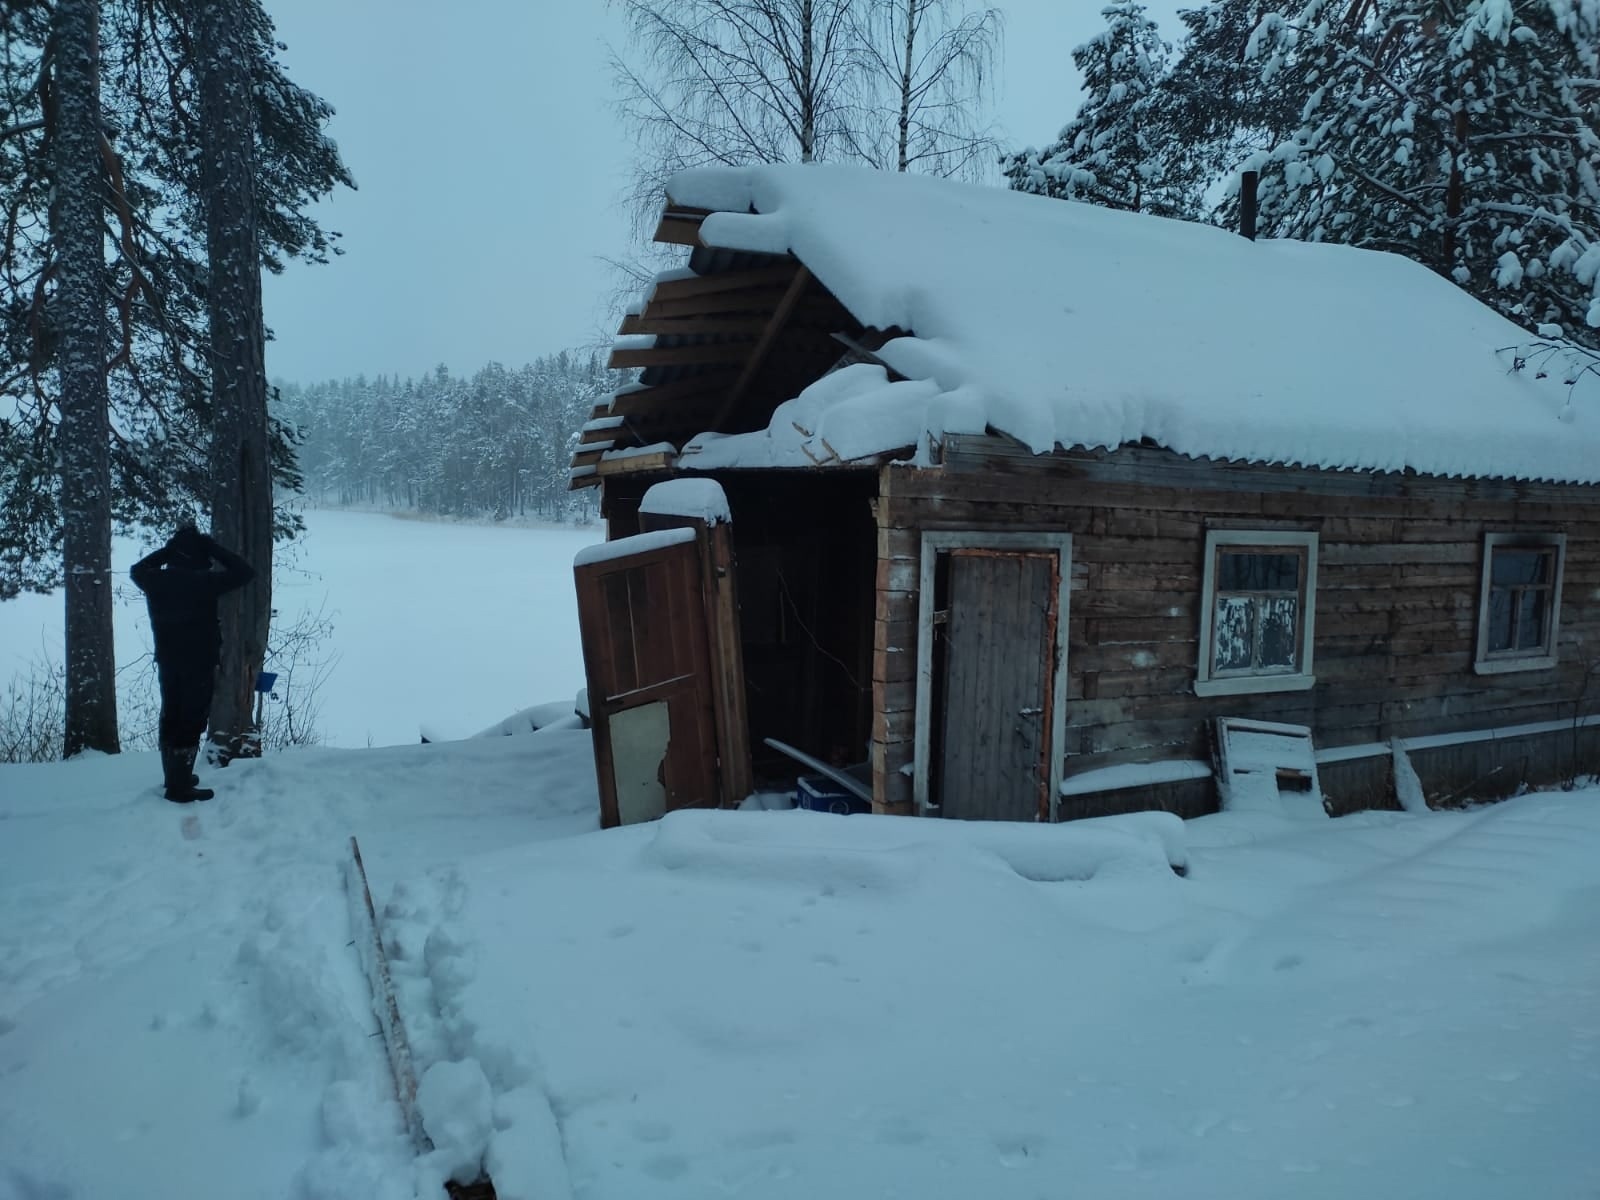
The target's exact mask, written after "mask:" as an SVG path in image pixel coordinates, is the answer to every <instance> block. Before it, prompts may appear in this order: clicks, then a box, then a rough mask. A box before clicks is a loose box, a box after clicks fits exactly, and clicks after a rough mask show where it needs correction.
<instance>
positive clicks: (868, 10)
mask: <svg viewBox="0 0 1600 1200" xmlns="http://www.w3.org/2000/svg"><path fill="white" fill-rule="evenodd" d="M1002 28H1003V18H1002V17H1001V15H1000V11H999V10H998V9H994V8H986V9H981V10H978V11H974V12H969V11H966V10H964V9H960V8H957V7H956V6H955V5H954V4H953V3H952V2H951V0H867V2H866V3H863V4H860V5H858V6H857V16H856V26H855V36H856V42H857V44H858V45H859V46H860V47H861V52H862V54H863V55H864V57H865V58H866V61H867V64H868V76H869V80H870V81H872V82H873V83H874V84H875V86H874V87H873V88H872V91H873V94H874V95H875V96H877V97H879V99H878V100H877V102H876V103H877V104H878V106H879V111H878V114H876V118H875V119H872V120H868V121H864V122H862V125H863V128H862V130H861V134H860V142H859V146H858V148H859V150H860V152H861V154H862V157H864V158H865V159H866V160H867V161H868V162H870V163H872V165H873V166H875V167H878V168H880V169H883V170H894V171H919V172H923V173H925V174H929V175H959V176H968V177H970V176H974V175H976V174H978V173H980V171H981V170H987V169H988V166H989V164H990V163H991V162H992V161H993V160H994V157H995V153H996V151H997V150H998V142H997V141H996V139H995V136H994V133H993V130H992V129H991V128H990V127H989V126H988V125H987V124H985V123H984V121H983V112H984V107H985V105H986V103H987V101H988V100H989V99H990V98H991V94H992V90H993V82H994V66H995V57H996V55H997V54H998V52H999V45H1000V35H1001V30H1002Z"/></svg>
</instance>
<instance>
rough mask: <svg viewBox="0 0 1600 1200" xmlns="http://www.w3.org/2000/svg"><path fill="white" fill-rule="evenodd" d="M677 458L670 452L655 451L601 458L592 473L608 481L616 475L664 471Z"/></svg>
mask: <svg viewBox="0 0 1600 1200" xmlns="http://www.w3.org/2000/svg"><path fill="white" fill-rule="evenodd" d="M677 457H678V456H677V455H676V454H674V453H672V452H671V451H668V450H657V451H655V452H654V453H653V454H630V455H628V456H627V457H626V458H602V459H601V460H600V461H599V462H598V463H597V464H596V465H595V469H594V473H595V474H596V475H599V476H600V477H601V478H603V479H610V478H612V477H614V476H617V475H639V474H642V473H644V472H647V471H665V470H666V469H667V468H668V467H670V466H672V463H673V460H674V459H676V458H677Z"/></svg>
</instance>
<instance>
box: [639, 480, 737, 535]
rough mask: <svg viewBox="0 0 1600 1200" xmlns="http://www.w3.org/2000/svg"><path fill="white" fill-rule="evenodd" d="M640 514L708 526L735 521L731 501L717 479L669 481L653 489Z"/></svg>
mask: <svg viewBox="0 0 1600 1200" xmlns="http://www.w3.org/2000/svg"><path fill="white" fill-rule="evenodd" d="M639 511H640V512H642V513H653V514H656V515H658V516H677V517H695V518H698V519H699V520H702V521H704V522H705V523H706V524H707V525H716V524H717V523H719V522H725V521H731V520H733V516H732V514H731V513H730V512H729V511H728V497H727V496H726V495H725V494H724V493H723V490H722V485H721V484H720V483H718V482H717V481H716V480H715V479H668V480H665V481H664V482H662V483H658V484H655V485H653V486H652V487H651V488H650V490H649V491H647V492H646V493H645V494H644V499H643V500H641V501H640V502H639Z"/></svg>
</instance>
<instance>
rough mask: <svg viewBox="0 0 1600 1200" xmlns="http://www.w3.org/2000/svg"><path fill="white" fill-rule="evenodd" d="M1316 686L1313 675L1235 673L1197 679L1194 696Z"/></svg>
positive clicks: (1276, 690) (1290, 689) (1299, 689)
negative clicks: (1221, 677)
mask: <svg viewBox="0 0 1600 1200" xmlns="http://www.w3.org/2000/svg"><path fill="white" fill-rule="evenodd" d="M1316 686H1317V677H1316V676H1315V675H1236V676H1233V677H1230V678H1228V679H1197V680H1195V683H1194V694H1195V695H1196V696H1245V695H1250V694H1253V693H1255V692H1307V691H1310V690H1311V689H1312V688H1314V687H1316Z"/></svg>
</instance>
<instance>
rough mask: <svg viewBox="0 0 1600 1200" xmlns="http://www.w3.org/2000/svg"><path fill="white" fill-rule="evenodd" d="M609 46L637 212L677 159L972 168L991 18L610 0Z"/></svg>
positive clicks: (984, 136)
mask: <svg viewBox="0 0 1600 1200" xmlns="http://www.w3.org/2000/svg"><path fill="white" fill-rule="evenodd" d="M613 2H614V3H616V4H618V5H619V6H620V8H621V10H622V13H623V15H624V17H625V18H626V22H627V26H628V31H629V35H630V53H628V54H627V55H623V54H616V55H613V60H612V65H613V69H614V72H615V74H616V78H617V83H618V88H619V92H620V96H621V99H620V101H619V104H620V108H621V111H622V113H623V116H624V117H625V119H626V120H627V121H628V123H629V124H630V125H631V126H632V127H633V129H634V132H635V133H636V135H637V137H638V140H639V151H640V153H639V156H638V163H639V167H638V171H637V174H636V178H635V180H634V185H633V190H632V193H631V195H630V201H631V205H632V207H633V210H634V213H635V216H636V218H637V219H639V220H640V222H641V224H642V223H644V222H645V221H648V220H650V219H653V216H654V213H655V211H656V209H657V207H658V206H659V204H660V200H661V190H662V185H663V183H665V181H666V179H667V177H668V176H670V175H671V174H672V173H673V172H675V171H678V170H680V169H683V168H685V167H698V166H713V165H718V166H737V165H742V164H747V163H775V162H857V163H866V164H869V165H873V166H878V167H883V168H886V169H898V170H913V171H924V172H927V173H932V174H963V173H972V172H974V171H975V170H976V165H977V164H978V163H979V162H980V161H982V160H983V158H984V156H985V155H986V153H987V152H988V151H989V150H990V149H991V148H992V140H991V139H990V135H989V132H988V127H987V123H986V122H985V120H984V119H983V114H982V104H983V102H984V100H985V98H986V95H987V87H988V81H989V77H990V70H991V67H992V64H993V59H994V57H995V55H996V54H997V53H998V50H999V37H1000V17H999V14H998V12H997V11H995V10H993V9H982V10H979V11H978V12H976V13H969V12H967V10H966V9H965V8H964V7H963V6H962V4H961V0H613Z"/></svg>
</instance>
